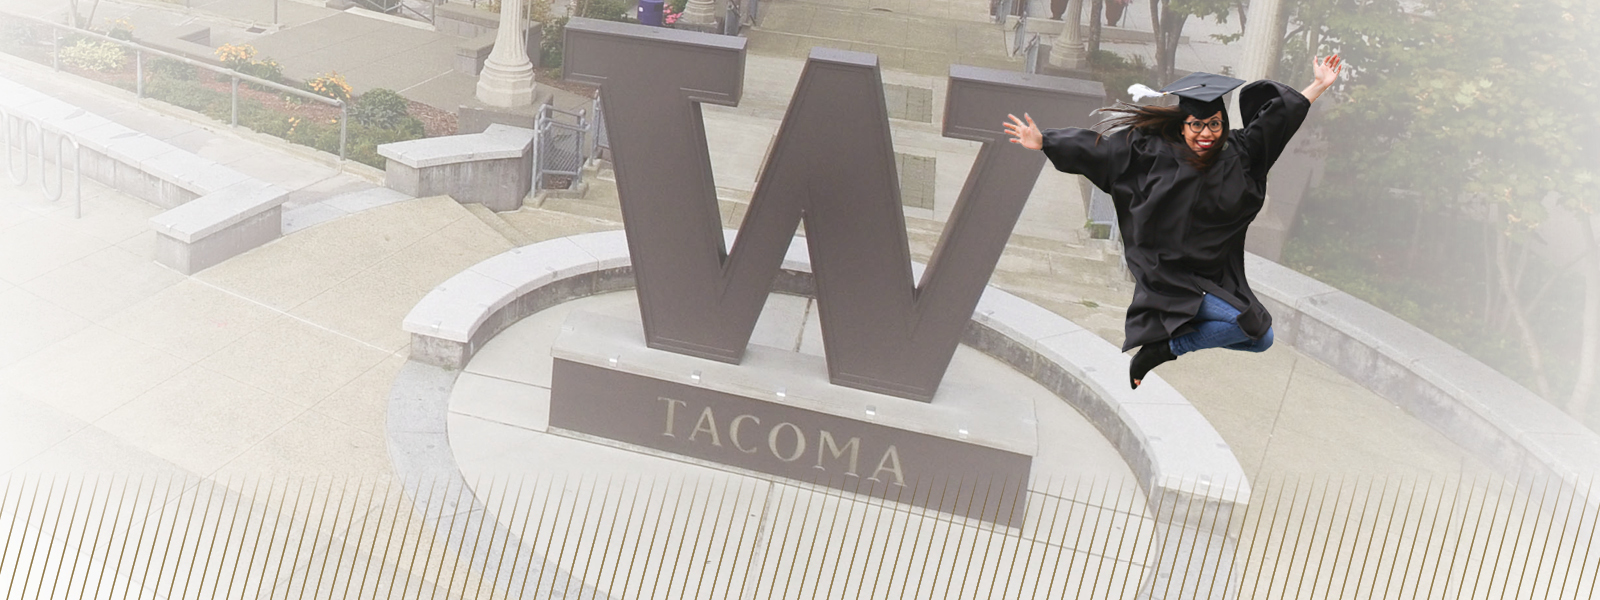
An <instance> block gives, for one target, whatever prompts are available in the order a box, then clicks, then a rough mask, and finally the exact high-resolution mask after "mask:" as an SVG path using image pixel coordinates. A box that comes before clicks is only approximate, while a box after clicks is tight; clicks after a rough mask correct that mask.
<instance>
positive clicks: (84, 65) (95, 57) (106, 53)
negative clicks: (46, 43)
mask: <svg viewBox="0 0 1600 600" xmlns="http://www.w3.org/2000/svg"><path fill="white" fill-rule="evenodd" d="M61 62H62V63H65V64H66V65H68V66H72V67H77V68H79V69H84V70H88V71H101V72H105V71H116V70H118V69H121V68H122V67H123V66H124V65H126V64H128V53H127V51H125V50H123V49H122V46H118V45H116V44H115V43H112V42H107V41H100V40H87V39H84V40H78V41H77V42H76V43H74V44H72V45H70V46H67V47H65V48H62V49H61Z"/></svg>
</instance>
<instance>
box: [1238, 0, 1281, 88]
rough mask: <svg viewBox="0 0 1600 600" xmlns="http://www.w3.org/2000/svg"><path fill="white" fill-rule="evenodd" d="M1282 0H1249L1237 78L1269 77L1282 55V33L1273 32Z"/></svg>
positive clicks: (1248, 79)
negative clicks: (1246, 25)
mask: <svg viewBox="0 0 1600 600" xmlns="http://www.w3.org/2000/svg"><path fill="white" fill-rule="evenodd" d="M1282 12H1283V0H1251V2H1250V12H1249V13H1246V14H1247V16H1248V17H1249V18H1247V19H1245V21H1246V22H1247V23H1248V27H1247V28H1246V29H1245V32H1244V56H1243V57H1242V58H1243V60H1242V61H1241V63H1240V64H1239V78H1240V79H1243V80H1245V81H1255V80H1257V79H1264V78H1269V77H1272V72H1273V71H1275V70H1277V66H1278V58H1279V57H1280V56H1281V55H1282V54H1283V48H1282V46H1283V32H1282V31H1277V29H1278V22H1279V17H1281V16H1282V14H1281V13H1282Z"/></svg>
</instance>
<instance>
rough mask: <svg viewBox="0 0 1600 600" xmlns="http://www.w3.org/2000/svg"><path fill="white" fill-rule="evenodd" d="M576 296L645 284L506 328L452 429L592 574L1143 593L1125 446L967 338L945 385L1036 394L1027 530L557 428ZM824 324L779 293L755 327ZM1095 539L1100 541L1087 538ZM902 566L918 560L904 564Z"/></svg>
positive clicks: (787, 584)
mask: <svg viewBox="0 0 1600 600" xmlns="http://www.w3.org/2000/svg"><path fill="white" fill-rule="evenodd" d="M572 311H588V312H594V313H600V314H603V315H607V316H613V317H619V318H632V319H637V318H638V314H639V313H638V305H637V297H636V295H635V294H634V293H633V292H631V291H627V292H615V293H610V294H605V295H600V296H593V297H589V298H584V299H579V300H575V301H571V302H567V303H564V304H561V305H557V306H555V307H553V308H550V309H547V310H544V311H542V312H539V313H536V314H534V315H532V316H529V317H527V318H525V319H523V320H521V321H519V322H518V323H516V324H514V325H512V326H510V327H508V328H507V329H506V330H504V331H502V332H501V333H500V334H499V335H497V336H495V337H494V338H493V339H492V340H490V341H489V342H488V343H486V344H485V345H484V346H483V348H482V349H481V350H480V351H479V352H478V353H477V354H476V355H475V356H474V357H473V359H472V361H471V362H470V363H468V365H467V366H466V368H465V369H463V371H462V372H461V373H460V375H459V376H458V377H457V379H456V382H455V385H454V387H453V389H452V393H451V396H450V402H449V415H448V434H449V440H450V446H451V449H452V450H453V452H454V454H455V458H456V461H457V463H458V464H459V465H460V470H461V473H462V475H463V476H464V478H465V479H466V480H467V481H468V482H469V486H471V487H472V489H473V493H474V495H475V496H476V497H477V498H478V500H479V501H480V502H482V504H483V505H484V506H485V507H486V509H487V510H488V511H490V512H492V513H494V514H495V516H496V518H497V520H498V521H499V523H500V524H501V525H503V526H504V527H506V528H507V529H509V530H510V531H512V532H519V533H518V537H519V538H521V540H522V543H523V544H524V545H525V547H531V548H532V549H533V550H534V551H535V552H536V553H537V554H538V555H540V556H544V557H547V559H548V560H549V562H551V563H553V564H554V565H555V566H559V567H560V570H561V571H563V572H565V573H567V574H568V575H572V574H576V575H573V576H575V577H577V578H579V579H582V580H583V582H584V583H585V584H586V585H585V587H590V586H592V587H593V588H595V589H597V590H598V591H602V592H604V593H607V594H610V595H612V596H615V597H641V596H647V597H663V598H679V597H708V598H710V597H727V596H730V595H733V594H735V593H739V592H738V590H741V589H744V590H749V591H747V592H745V594H748V593H754V594H755V597H773V596H783V597H789V596H795V597H810V596H811V595H812V594H821V595H824V596H829V597H836V596H855V595H857V594H859V595H861V596H864V597H883V595H884V594H888V595H890V597H894V596H896V595H898V594H901V593H902V592H904V593H906V594H912V595H919V596H920V595H921V594H926V593H930V592H932V593H936V594H937V593H944V592H946V591H948V592H955V593H956V594H957V595H959V596H962V597H968V596H981V597H1001V596H1003V597H1046V596H1059V594H1061V593H1062V591H1063V590H1062V589H1061V588H1060V587H1059V586H1060V585H1064V582H1066V581H1069V580H1071V581H1078V580H1079V579H1080V578H1082V577H1086V576H1087V577H1094V578H1098V579H1102V580H1103V582H1102V583H1101V584H1100V585H1101V587H1102V588H1103V591H1104V593H1106V594H1113V592H1114V591H1115V592H1116V593H1119V594H1120V593H1121V592H1123V591H1127V592H1131V591H1133V590H1135V589H1137V587H1138V585H1139V583H1140V580H1141V579H1142V578H1143V574H1144V571H1145V568H1144V562H1143V560H1144V558H1145V554H1146V553H1147V550H1148V548H1146V544H1147V542H1148V541H1149V540H1150V539H1151V538H1152V536H1151V535H1150V534H1151V532H1152V530H1153V527H1154V525H1155V524H1154V521H1153V520H1152V519H1151V518H1149V516H1148V514H1147V509H1146V502H1145V498H1144V497H1143V494H1142V492H1141V491H1140V489H1139V486H1138V485H1137V484H1136V479H1135V477H1134V474H1133V472H1132V471H1131V470H1129V468H1128V467H1127V465H1126V464H1125V463H1124V462H1123V460H1122V457H1121V455H1120V454H1119V453H1118V452H1117V450H1116V449H1115V448H1114V447H1113V446H1112V445H1111V444H1110V443H1109V442H1107V441H1106V440H1105V438H1103V437H1102V436H1101V434H1100V433H1099V431H1097V430H1096V429H1095V427H1094V426H1093V425H1092V424H1091V423H1089V422H1088V421H1087V420H1085V419H1084V418H1083V417H1082V416H1081V415H1079V414H1078V413H1077V411H1075V410H1074V409H1073V408H1072V407H1070V406H1068V405H1067V404H1066V403H1065V402H1063V401H1062V400H1061V399H1060V398H1058V397H1057V396H1055V395H1054V394H1052V393H1051V392H1050V391H1049V390H1046V389H1045V388H1043V387H1042V386H1040V385H1039V384H1037V383H1035V382H1034V381H1033V380H1031V379H1029V378H1028V377H1026V376H1024V375H1022V374H1020V373H1018V372H1016V371H1015V370H1013V369H1012V368H1011V367H1009V366H1007V365H1005V364H1003V363H1001V362H1000V361H998V360H995V359H994V358H991V357H989V356H986V355H984V354H982V353H980V352H978V351H977V350H974V349H971V348H967V347H962V348H960V349H959V350H958V351H957V354H956V357H955V360H954V361H953V362H952V364H951V367H950V371H949V374H948V375H947V376H946V382H947V385H952V386H962V385H973V384H981V385H983V386H985V387H987V388H990V389H1004V390H1008V391H1009V392H1010V393H1014V394H1017V395H1019V396H1021V397H1022V398H1024V399H1026V400H1027V401H1028V402H1031V404H1032V406H1033V408H1034V413H1035V415H1036V419H1037V427H1038V432H1039V442H1038V443H1039V453H1038V456H1037V457H1036V458H1035V460H1034V463H1033V481H1032V482H1031V485H1030V486H1029V495H1028V496H1029V497H1028V501H1027V510H1026V514H1027V517H1026V520H1025V522H1024V524H1023V525H1022V527H1020V528H1003V527H1001V528H996V527H994V526H992V525H990V524H988V523H984V522H981V521H979V520H976V519H964V518H961V517H960V516H955V515H950V514H946V513H941V512H937V511H932V510H928V509H924V508H919V507H914V506H911V505H908V504H901V503H896V502H892V501H885V500H880V499H876V498H871V497H869V496H864V495H856V494H852V493H848V492H841V491H839V490H834V489H829V488H823V487H817V486H812V485H809V484H807V483H805V482H799V481H792V480H782V479H774V478H771V477H768V476H762V475H759V474H754V473H749V472H740V471H737V470H733V469H730V468H726V467H721V466H719V465H714V464H710V463H705V462H703V461H694V460H691V459H674V458H668V457H663V456H659V455H649V454H643V453H639V452H632V451H629V450H624V449H620V448H616V447H611V446H607V445H601V444H596V443H591V442H587V441H581V440H577V439H572V438H570V437H564V436H559V435H554V434H551V433H548V432H547V424H548V420H547V419H548V410H549V394H550V392H549V387H548V386H549V383H550V369H551V360H552V359H551V356H550V347H551V344H552V343H553V342H554V341H555V339H556V337H557V335H559V334H560V333H561V329H562V323H563V322H564V321H565V320H566V318H567V316H568V315H569V314H570V313H571V312H572ZM819 336H820V326H819V325H818V324H817V315H816V311H815V307H814V300H811V299H808V298H803V297H798V296H788V295H781V294H775V295H773V296H772V297H771V298H770V299H769V301H768V302H767V305H766V308H765V310H764V312H763V313H762V317H761V320H760V321H759V322H758V324H757V326H756V333H755V336H754V338H753V340H752V343H753V344H758V345H763V346H769V347H774V348H784V349H790V350H795V351H799V352H802V353H808V354H813V355H816V356H822V348H821V342H820V337H819ZM906 402H909V401H908V400H907V401H906ZM1097 523H1098V524H1100V525H1099V526H1097V527H1093V528H1092V529H1091V525H1093V524H1097ZM1140 530H1143V534H1142V535H1140V534H1139V532H1140ZM1095 532H1099V533H1098V535H1099V536H1100V537H1099V538H1098V539H1096V534H1095ZM1118 532H1125V533H1126V536H1127V538H1128V539H1127V542H1128V543H1126V544H1108V543H1107V542H1108V540H1106V539H1105V537H1104V536H1106V535H1115V534H1116V533H1118ZM1079 533H1087V534H1088V535H1086V536H1083V537H1086V539H1082V540H1080V539H1078V538H1079V537H1080V536H1079V535H1078V534H1079ZM1118 546H1120V547H1121V548H1120V549H1119V551H1117V552H1113V553H1111V554H1104V553H1102V550H1103V549H1105V548H1107V547H1118ZM1090 547H1093V548H1097V549H1100V550H1097V551H1095V552H1094V553H1089V552H1088V551H1087V550H1083V549H1086V548H1090ZM946 548H962V549H963V551H960V552H956V551H949V552H946V551H944V549H946ZM630 557H635V558H637V560H630ZM908 570H909V571H908ZM907 572H920V573H923V575H921V576H918V577H907V576H896V575H893V574H894V573H901V574H902V575H903V574H904V573H907ZM1013 573H1014V575H1015V576H1011V577H1007V575H1012V574H1013ZM823 574H831V575H823ZM551 577H552V578H554V577H555V576H554V575H551ZM658 580H659V581H658ZM573 583H574V584H576V581H574V582H573ZM902 584H906V585H916V584H920V585H922V586H925V588H924V590H923V591H922V592H920V593H915V592H916V590H912V589H906V590H901V589H899V586H900V585H902ZM929 588H931V589H929ZM845 590H853V591H851V592H849V593H842V592H843V591H845ZM740 595H744V594H740ZM1113 595H1115V594H1113Z"/></svg>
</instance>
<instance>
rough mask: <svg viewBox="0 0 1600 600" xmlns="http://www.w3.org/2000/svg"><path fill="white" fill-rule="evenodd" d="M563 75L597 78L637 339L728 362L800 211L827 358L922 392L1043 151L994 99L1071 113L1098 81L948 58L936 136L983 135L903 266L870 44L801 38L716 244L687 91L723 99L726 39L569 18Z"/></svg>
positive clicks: (954, 339)
mask: <svg viewBox="0 0 1600 600" xmlns="http://www.w3.org/2000/svg"><path fill="white" fill-rule="evenodd" d="M566 31H567V34H566V35H567V38H566V59H565V60H566V63H565V69H566V77H567V78H568V79H570V80H576V81H583V82H587V83H591V84H594V85H597V86H599V87H600V89H601V102H602V103H603V105H604V109H605V114H606V119H607V122H606V126H607V128H608V135H609V136H610V140H611V147H612V152H613V153H614V158H615V161H614V163H615V171H616V180H617V193H618V195H619V196H620V197H621V203H622V214H623V223H624V227H625V228H626V230H627V235H628V245H629V251H630V253H631V254H632V259H633V268H634V272H635V276H636V278H637V281H638V290H639V306H640V310H641V313H642V317H643V319H644V328H645V334H646V338H647V340H648V343H649V345H650V347H652V348H658V349H663V350H671V351H674V352H680V353H683V354H689V355H693V356H698V357H703V358H708V359H713V360H719V361H724V362H734V363H737V362H738V361H739V360H740V358H741V357H742V356H743V354H744V352H745V347H746V346H747V345H748V343H749V341H750V336H751V333H752V331H753V330H754V328H755V324H756V319H757V317H758V316H759V315H760V313H761V309H762V306H763V303H764V302H765V299H766V297H767V295H768V293H769V292H770V291H771V290H772V283H773V279H774V278H775V277H776V276H777V274H778V272H779V267H780V265H781V264H782V261H783V257H784V252H785V250H787V249H788V247H789V240H790V239H791V238H792V237H793V236H794V234H795V231H796V229H797V227H798V225H799V224H800V223H801V222H802V221H803V222H804V223H805V232H806V238H807V241H808V242H809V248H810V252H811V266H812V270H813V273H814V274H815V277H816V291H817V306H818V311H819V317H820V320H821V322H822V331H823V342H824V346H825V348H826V351H827V358H828V372H829V377H830V379H832V381H833V382H834V383H836V384H839V385H844V386H850V387H855V388H859V389H863V390H869V391H873V392H879V393H884V394H892V395H895V396H900V397H904V398H911V399H915V400H921V401H924V402H926V401H928V400H930V399H931V398H932V397H933V395H934V393H935V391H936V390H937V389H938V387H939V382H940V380H941V378H942V377H943V376H944V373H945V370H946V368H947V367H948V366H949V364H950V360H951V357H952V356H953V354H954V353H955V349H956V346H957V344H958V342H959V341H960V338H961V333H962V331H963V329H964V328H965V327H966V324H967V321H968V320H969V319H970V318H971V317H972V311H973V308H974V307H975V306H977V303H978V298H979V296H980V295H981V294H982V292H983V288H984V286H985V285H986V284H987V283H988V280H989V276H990V274H991V272H992V271H993V270H994V267H995V264H996V263H997V262H998V261H999V259H1000V254H1001V252H1002V251H1003V250H1004V249H1005V245H1006V241H1007V239H1008V238H1009V237H1010V235H1011V230H1012V228H1013V227H1014V226H1015V225H1016V222H1017V219H1018V217H1019V216H1020V215H1021V212H1022V207H1023V204H1024V203H1025V202H1026V201H1027V199H1028V196H1029V194H1030V193H1031V191H1032V190H1033V185H1034V182H1035V180H1037V179H1038V177H1039V172H1040V170H1041V168H1042V167H1043V166H1044V161H1045V157H1044V154H1042V153H1040V152H1035V151H1030V150H1026V149H1024V148H1021V147H1020V146H1017V145H1015V144H1009V143H1004V140H1005V135H1004V134H1003V132H1002V131H1001V128H1000V125H1001V123H1002V122H1003V120H1004V119H1005V116H1006V114H1007V113H1017V114H1021V113H1022V112H1028V113H1031V114H1032V115H1034V117H1035V119H1036V120H1037V121H1039V122H1041V123H1051V124H1056V125H1079V126H1082V125H1086V124H1087V123H1089V122H1090V112H1091V111H1092V110H1093V109H1094V108H1095V107H1097V106H1099V104H1100V102H1101V100H1102V98H1103V92H1102V89H1101V87H1100V85H1099V84H1098V83H1091V82H1084V81H1077V80H1071V79H1061V78H1051V77H1037V76H1024V75H1021V74H1016V73H1008V72H1002V71H994V70H989V69H979V68H964V67H959V66H958V67H953V68H952V69H951V74H950V84H949V93H948V96H947V101H946V105H945V106H946V109H945V115H944V135H945V136H946V137H951V138H956V139H963V140H972V141H977V142H982V143H983V149H982V150H981V151H980V152H979V153H978V157H977V160H976V161H975V162H974V164H973V167H972V171H971V173H970V175H968V177H967V181H966V185H965V186H964V187H963V188H962V190H961V195H960V198H959V200H957V202H956V205H955V208H954V210H953V211H952V213H951V215H950V218H949V221H948V223H947V224H946V226H945V229H944V234H943V236H942V237H941V238H940V240H939V245H938V248H937V250H935V251H934V254H933V258H932V260H931V261H929V263H928V268H927V270H926V272H925V273H924V274H923V277H922V280H921V282H920V283H916V282H914V281H913V277H912V272H911V258H910V251H909V247H908V245H907V241H906V229H905V219H904V217H903V216H902V212H901V211H902V208H901V203H900V190H899V181H898V180H897V178H896V173H895V158H894V150H893V143H892V142H891V140H890V130H889V118H888V114H887V112H886V109H885V103H884V95H883V83H882V79H881V77H880V75H879V72H878V65H877V57H876V56H874V55H871V54H864V53H859V52H848V51H841V50H831V49H824V48H818V49H815V50H813V51H812V52H811V57H810V60H809V61H808V62H807V63H806V67H805V71H804V73H803V74H802V75H801V77H800V83H799V85H798V87H797V88H796V90H795V93H794V99H793V101H792V102H791V103H790V105H789V109H788V113H787V114H786V115H785V117H784V120H783V125H782V127H781V128H780V129H779V131H778V136H777V140H776V143H775V144H774V145H773V147H772V151H771V154H770V155H769V157H768V160H767V163H766V166H765V168H764V169H763V170H762V171H761V174H760V177H759V181H758V182H757V184H756V189H755V193H754V195H753V197H752V199H751V201H750V207H749V211H748V212H747V213H746V215H745V218H744V223H743V225H742V226H741V227H740V228H739V235H738V238H737V242H736V243H735V244H734V246H733V248H732V251H731V252H730V251H728V250H727V249H725V247H724V243H723V235H722V220H721V217H720V216H719V214H718V210H717V196H716V188H715V185H714V184H713V179H712V172H711V162H710V158H709V155H708V152H707V148H706V136H705V126H704V123H703V122H702V120H701V114H700V105H701V103H711V104H719V105H727V106H732V105H736V104H738V102H739V97H740V94H741V91H742V80H743V77H744V43H745V40H744V38H737V37H726V36H714V35H700V34H693V33H688V32H679V31H673V30H666V29H659V28H652V27H642V26H631V25H627V24H621V23H611V22H605V21H591V20H586V19H573V20H572V21H571V22H569V23H568V25H567V30H566Z"/></svg>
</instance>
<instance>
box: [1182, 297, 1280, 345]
mask: <svg viewBox="0 0 1600 600" xmlns="http://www.w3.org/2000/svg"><path fill="white" fill-rule="evenodd" d="M1195 319H1198V321H1197V322H1196V323H1195V330H1194V331H1192V332H1189V333H1185V334H1183V335H1180V336H1178V337H1175V338H1172V341H1171V342H1170V346H1171V348H1172V354H1173V355H1175V356H1182V355H1184V354H1187V353H1189V352H1194V351H1195V350H1204V349H1206V348H1227V349H1229V350H1242V351H1245V352H1263V351H1265V350H1266V349H1267V348H1270V347H1272V328H1271V327H1268V328H1267V334H1266V335H1263V336H1261V339H1259V340H1252V339H1250V336H1248V335H1245V333H1244V330H1243V329H1241V328H1239V310H1238V309H1236V308H1234V307H1233V305H1231V304H1228V303H1227V302H1226V301H1224V300H1223V299H1221V298H1218V297H1216V296H1212V295H1211V294H1206V295H1205V297H1204V298H1202V299H1201V302H1200V312H1199V313H1197V314H1195Z"/></svg>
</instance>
